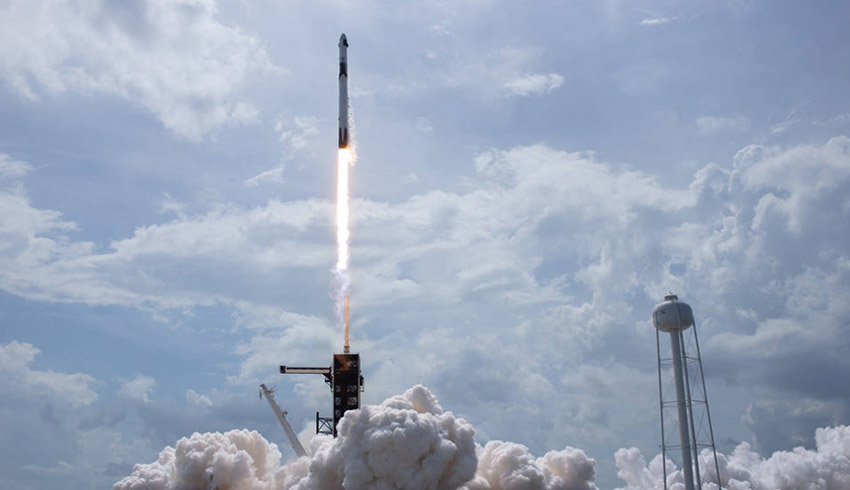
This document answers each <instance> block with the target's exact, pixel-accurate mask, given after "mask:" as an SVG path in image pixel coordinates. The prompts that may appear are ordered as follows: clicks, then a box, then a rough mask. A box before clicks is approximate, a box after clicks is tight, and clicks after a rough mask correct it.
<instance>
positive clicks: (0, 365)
mask: <svg viewBox="0 0 850 490" xmlns="http://www.w3.org/2000/svg"><path fill="white" fill-rule="evenodd" d="M39 352H41V351H40V350H39V349H38V348H37V347H35V346H33V345H32V344H29V343H26V342H18V341H15V340H13V341H12V342H9V343H6V344H2V345H0V373H2V376H0V391H2V392H4V393H6V396H8V395H9V394H11V393H16V392H17V393H27V394H30V395H45V396H48V397H50V398H52V399H55V400H56V401H60V402H61V403H68V404H70V405H72V406H83V405H89V404H91V403H93V402H94V401H95V400H97V393H96V392H95V390H94V389H93V385H94V384H95V379H94V378H93V377H91V376H89V375H88V374H82V373H74V374H65V373H57V372H54V371H50V370H47V371H41V370H37V369H32V367H30V365H31V364H32V362H33V361H34V360H35V357H36V356H37V355H38V354H39Z"/></svg>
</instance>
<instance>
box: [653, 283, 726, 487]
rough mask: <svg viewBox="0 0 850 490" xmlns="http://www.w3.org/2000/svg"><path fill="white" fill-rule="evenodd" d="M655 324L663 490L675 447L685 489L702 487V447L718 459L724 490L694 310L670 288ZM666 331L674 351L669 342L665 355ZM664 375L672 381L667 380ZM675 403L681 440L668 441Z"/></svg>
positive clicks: (716, 473) (716, 468) (716, 475)
mask: <svg viewBox="0 0 850 490" xmlns="http://www.w3.org/2000/svg"><path fill="white" fill-rule="evenodd" d="M652 323H653V325H654V326H655V345H656V349H657V353H658V401H659V409H660V412H661V464H662V468H663V471H664V490H667V451H668V449H676V448H679V449H680V451H681V458H682V460H681V463H682V474H683V477H684V484H685V490H695V489H700V490H701V489H702V476H703V475H702V474H701V473H700V467H699V450H700V449H711V455H712V457H713V458H714V478H715V481H716V484H717V488H719V489H722V487H721V483H720V467H719V465H718V463H717V449H716V448H715V445H714V429H713V428H712V426H711V412H710V411H709V408H708V393H707V392H706V389H705V375H704V374H703V370H702V356H701V355H700V351H699V337H698V336H697V327H696V322H694V312H693V310H692V309H691V307H690V306H689V305H688V304H687V303H683V302H680V301H679V298H678V297H677V296H676V295H675V294H673V293H672V292H668V294H667V295H666V296H664V301H663V302H662V303H660V304H658V305H656V306H655V308H653V309H652ZM691 327H693V328H691ZM687 330H689V334H690V335H688V336H687V340H686V336H685V335H684V333H685V331H687ZM661 332H666V333H669V334H670V342H669V348H670V349H669V351H668V350H667V349H666V347H667V345H668V344H667V343H666V342H664V344H665V345H664V347H665V349H664V354H662V341H661ZM668 352H669V357H668V356H667V353H668ZM671 374H672V377H673V380H672V381H673V390H674V392H675V399H671V398H670V393H669V391H670V386H669V385H670V383H669V381H670V380H669V378H670V375H671ZM664 379H666V380H667V383H665V382H664V381H663V380H664ZM700 397H701V398H700ZM673 408H675V410H676V413H677V416H678V418H677V419H676V420H677V422H678V429H679V430H678V432H679V443H678V444H676V443H675V442H668V440H667V437H668V433H667V431H665V425H666V424H671V425H672V424H673V421H672V420H671V417H672V414H670V415H668V412H669V411H670V409H673ZM695 421H696V423H695ZM706 429H707V432H706ZM695 483H696V485H695Z"/></svg>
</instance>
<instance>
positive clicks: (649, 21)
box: [640, 17, 676, 26]
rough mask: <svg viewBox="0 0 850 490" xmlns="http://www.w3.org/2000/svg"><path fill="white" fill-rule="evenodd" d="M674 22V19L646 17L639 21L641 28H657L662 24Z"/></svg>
mask: <svg viewBox="0 0 850 490" xmlns="http://www.w3.org/2000/svg"><path fill="white" fill-rule="evenodd" d="M674 20H676V17H646V18H644V19H641V21H640V25H642V26H658V25H662V24H669V23H670V22H673V21H674Z"/></svg>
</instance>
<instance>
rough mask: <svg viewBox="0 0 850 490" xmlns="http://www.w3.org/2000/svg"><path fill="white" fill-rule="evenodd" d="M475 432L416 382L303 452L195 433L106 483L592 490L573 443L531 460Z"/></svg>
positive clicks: (165, 487) (149, 488) (253, 435)
mask: <svg viewBox="0 0 850 490" xmlns="http://www.w3.org/2000/svg"><path fill="white" fill-rule="evenodd" d="M474 433H475V432H474V430H473V428H472V425H470V424H469V423H468V422H466V421H465V420H464V419H460V418H456V417H455V416H454V415H453V414H452V413H451V412H445V411H443V409H442V407H441V406H440V404H439V403H438V402H437V399H436V398H435V397H434V395H433V394H431V392H430V391H428V390H427V389H426V388H425V387H423V386H421V385H419V386H415V387H413V388H411V389H409V390H407V392H405V393H404V394H403V395H400V396H395V397H392V398H390V399H388V400H386V401H384V402H383V403H381V404H380V405H369V406H364V407H363V408H362V409H360V410H353V411H349V412H347V413H346V414H345V417H343V419H342V421H341V422H340V425H339V437H338V438H336V439H330V438H325V439H322V438H316V439H314V440H313V444H312V446H313V455H312V456H311V457H309V458H308V457H303V458H299V459H297V460H294V461H291V462H289V463H287V464H286V465H284V466H281V465H280V460H281V454H280V451H278V448H277V446H276V445H275V444H270V443H269V442H268V441H266V440H265V439H264V438H263V437H262V436H261V435H260V434H259V433H257V432H256V431H248V430H245V429H242V430H232V431H229V432H226V433H224V434H221V433H207V434H198V433H195V434H193V435H192V436H191V437H188V438H185V437H184V438H182V439H180V440H179V441H178V442H177V445H176V447H174V448H172V447H166V448H165V449H163V450H162V452H160V454H159V459H158V460H157V461H156V462H154V463H150V464H140V465H136V467H135V468H133V473H132V474H131V475H130V476H128V477H126V478H124V479H122V480H121V481H119V482H118V483H116V484H115V485H114V487H113V489H114V490H171V489H199V490H205V489H207V488H216V489H247V490H254V489H257V490H259V489H263V490H342V489H345V490H354V489H376V490H378V489H388V490H389V489H400V488H404V489H422V490H426V489H428V490H450V489H455V488H463V489H464V490H487V489H489V490H595V489H596V487H595V486H594V485H593V484H592V483H591V481H592V480H593V477H594V466H595V461H594V460H592V459H590V458H588V457H587V456H586V455H585V454H584V452H583V451H581V450H579V449H573V448H566V449H564V450H563V451H551V452H549V453H547V454H546V455H545V456H544V457H542V458H539V459H535V458H534V457H533V456H532V455H531V454H530V453H529V452H528V449H527V448H526V447H525V446H522V445H519V444H513V443H506V442H500V441H491V442H489V443H488V444H487V446H485V447H484V448H482V447H481V446H476V444H475V442H474V439H473V437H474ZM477 453H480V461H479V456H478V454H477ZM467 482H468V483H467ZM464 484H466V486H464Z"/></svg>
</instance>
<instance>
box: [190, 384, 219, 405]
mask: <svg viewBox="0 0 850 490" xmlns="http://www.w3.org/2000/svg"><path fill="white" fill-rule="evenodd" d="M186 404H187V405H189V406H194V407H211V406H213V402H212V400H211V399H210V397H208V396H207V395H201V394H200V393H198V392H197V391H195V390H193V389H191V388H190V389H188V390H186Z"/></svg>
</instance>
